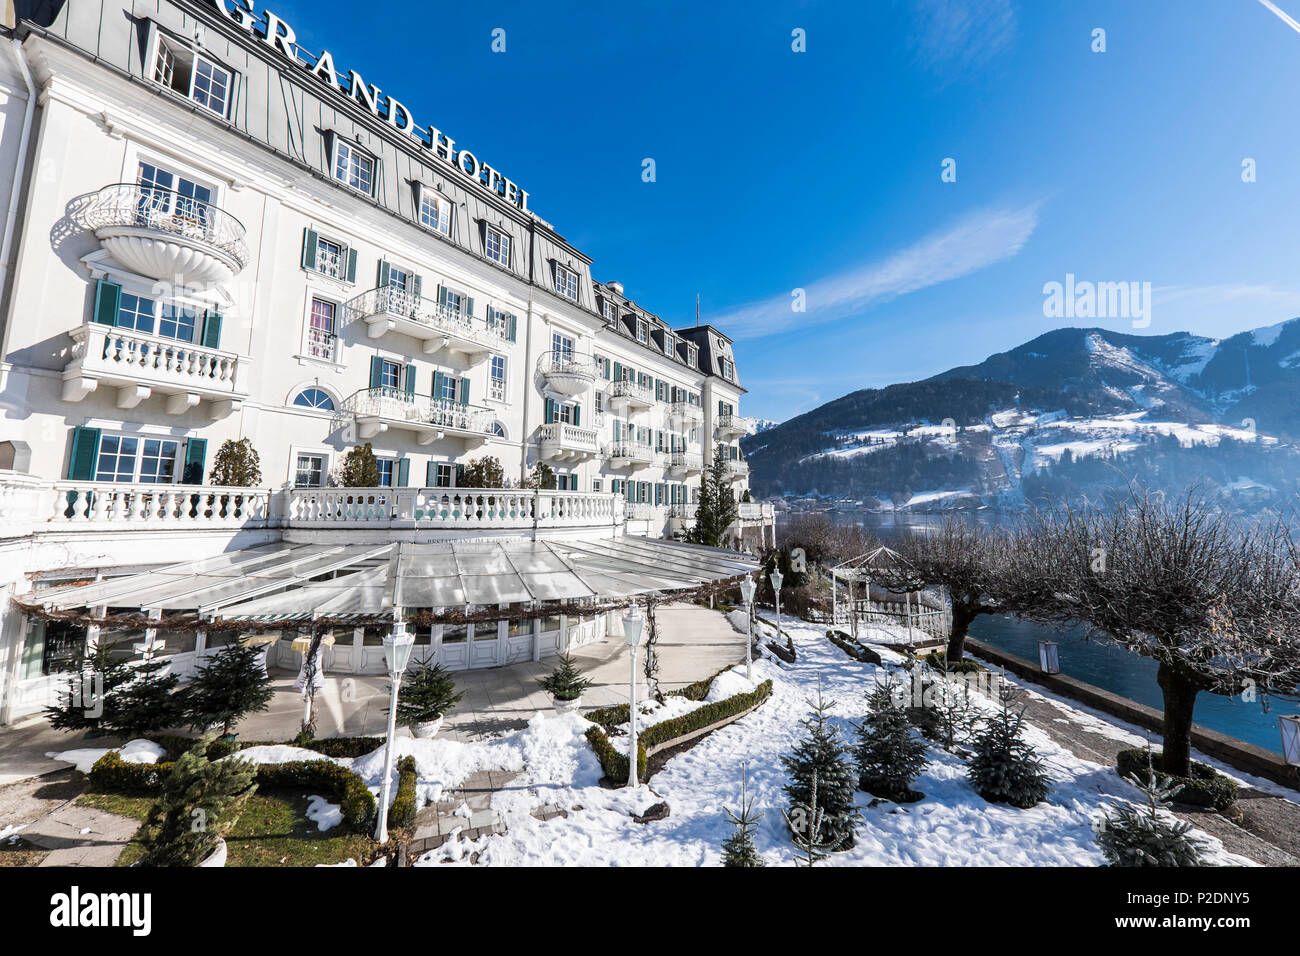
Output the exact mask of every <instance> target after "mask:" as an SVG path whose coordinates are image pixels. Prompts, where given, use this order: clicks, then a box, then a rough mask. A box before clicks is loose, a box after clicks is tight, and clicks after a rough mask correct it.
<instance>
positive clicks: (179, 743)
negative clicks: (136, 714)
mask: <svg viewBox="0 0 1300 956" xmlns="http://www.w3.org/2000/svg"><path fill="white" fill-rule="evenodd" d="M149 739H150V740H152V741H153V742H154V743H156V744H158V746H160V747H162V748H163V751H164V758H165V759H166V760H169V761H170V760H175V759H176V758H177V757H179V756H180V755H181V754H183V753H185V752H186V751H187V750H189V749H190V748H191V747H193V746H194V745H195V743H197V742H198V741H197V739H196V738H194V737H183V736H181V735H180V734H157V735H153V734H151V735H150V737H149ZM283 745H284V742H283V741H279V740H222V739H220V738H217V739H216V740H213V741H212V742H211V743H210V744H208V751H207V758H208V759H209V760H220V759H221V758H222V757H229V756H230V755H231V754H233V753H238V752H239V751H241V750H247V749H248V748H249V747H279V746H283ZM383 745H384V738H383V737H322V738H321V739H319V740H315V739H313V740H307V741H300V740H295V741H293V742H292V743H291V744H290V746H294V747H299V748H301V749H303V750H314V751H315V752H316V753H318V754H321V755H323V756H326V757H348V758H352V757H364V756H365V755H366V754H369V753H374V752H375V751H376V750H378V749H379V748H380V747H382V746H383Z"/></svg>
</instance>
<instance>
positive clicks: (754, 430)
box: [741, 417, 781, 435]
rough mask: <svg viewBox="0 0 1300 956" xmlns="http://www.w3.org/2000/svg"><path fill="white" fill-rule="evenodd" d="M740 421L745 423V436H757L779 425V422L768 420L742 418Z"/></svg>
mask: <svg viewBox="0 0 1300 956" xmlns="http://www.w3.org/2000/svg"><path fill="white" fill-rule="evenodd" d="M741 421H743V422H744V423H745V428H746V429H747V431H746V432H745V434H747V435H757V434H759V433H760V432H765V431H769V430H771V429H773V428H775V427H776V426H777V425H779V424H781V423H780V422H774V421H772V420H771V419H770V418H753V417H742V418H741Z"/></svg>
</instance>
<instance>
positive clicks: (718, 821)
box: [363, 620, 1245, 866]
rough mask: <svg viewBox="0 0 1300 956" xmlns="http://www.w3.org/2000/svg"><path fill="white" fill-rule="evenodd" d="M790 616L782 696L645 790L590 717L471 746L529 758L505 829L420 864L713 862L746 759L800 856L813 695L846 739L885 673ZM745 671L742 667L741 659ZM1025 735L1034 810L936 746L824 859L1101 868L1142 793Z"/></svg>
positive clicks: (501, 799) (762, 669)
mask: <svg viewBox="0 0 1300 956" xmlns="http://www.w3.org/2000/svg"><path fill="white" fill-rule="evenodd" d="M785 623H786V624H787V625H788V627H789V630H790V631H791V632H792V633H793V635H794V640H795V644H796V647H797V648H798V654H799V659H798V662H797V663H796V664H794V665H790V666H786V665H782V664H779V663H778V662H775V661H773V660H772V659H771V658H765V659H763V660H762V661H759V662H757V663H756V664H755V667H754V672H755V673H754V676H755V678H756V680H759V681H761V680H764V679H768V678H770V679H771V680H772V682H773V686H774V691H773V695H772V698H771V699H769V700H768V701H767V702H766V703H765V704H763V706H762V707H760V708H759V709H758V710H757V711H755V712H754V713H752V714H749V715H748V716H746V717H745V718H743V719H742V720H740V721H737V722H736V723H734V724H732V725H730V726H728V727H725V728H723V729H721V730H718V731H716V732H714V733H713V734H711V735H709V736H708V737H707V738H705V739H704V740H702V741H701V742H700V743H698V744H697V745H696V746H695V747H693V748H692V749H691V750H689V751H687V752H685V753H683V754H680V755H678V756H676V757H674V758H673V759H672V760H670V761H669V762H668V764H667V765H666V766H665V767H664V769H663V770H661V771H660V772H659V773H658V774H656V775H655V776H654V777H653V778H652V779H651V781H650V785H649V786H648V787H647V786H642V787H641V788H640V789H639V790H638V791H636V792H630V791H628V790H626V789H624V790H606V789H603V788H601V787H599V786H598V785H597V781H598V779H599V778H600V775H601V771H600V767H599V765H598V764H597V762H596V759H595V757H594V756H592V754H591V752H590V750H589V748H588V747H587V744H586V741H585V740H584V739H583V736H582V735H583V732H584V730H585V729H586V727H587V726H589V725H588V724H587V722H586V721H584V720H583V719H582V718H581V717H578V716H576V715H567V716H547V715H542V714H538V715H537V716H535V717H534V718H533V720H532V721H531V722H530V724H529V726H528V728H527V729H525V730H523V731H520V732H519V733H517V734H512V735H509V736H507V737H503V738H500V739H499V740H496V741H492V742H489V743H487V744H482V745H469V746H470V747H471V748H476V747H483V748H486V749H491V750H492V751H494V752H495V753H496V754H497V755H498V756H501V755H505V754H507V753H508V754H510V755H512V756H514V755H516V754H517V755H518V757H519V762H518V763H517V764H513V763H512V765H511V766H510V769H514V768H515V767H516V766H518V767H522V772H521V774H520V776H519V777H517V778H516V779H515V780H514V781H513V782H512V784H511V785H510V787H509V788H508V789H506V790H504V791H501V792H500V793H498V794H497V795H496V796H495V797H494V801H493V806H494V808H495V809H497V810H498V812H500V813H501V814H502V816H503V817H504V819H505V821H506V824H507V827H508V832H507V833H506V834H504V835H502V836H493V837H483V838H481V839H479V840H478V841H476V842H475V843H472V844H470V843H463V842H455V841H453V842H452V843H449V844H448V845H447V846H446V847H444V848H443V849H441V850H438V851H435V852H433V853H430V854H427V855H426V856H425V858H424V859H423V861H422V862H424V863H429V864H437V863H440V862H443V861H449V860H450V861H464V860H466V859H468V856H469V853H470V852H471V851H477V852H478V858H477V862H478V863H479V864H483V865H495V866H506V865H552V866H554V865H596V866H605V865H623V866H645V865H650V866H661V865H680V866H700V865H716V864H718V863H719V861H720V857H721V854H720V850H719V847H720V846H721V844H722V841H723V840H724V839H725V838H726V837H727V836H728V835H730V833H731V828H730V827H729V826H728V825H727V823H726V822H725V819H724V817H723V813H722V806H723V805H724V804H725V805H727V806H731V807H733V808H735V807H737V805H738V803H739V798H740V777H741V766H742V763H745V762H747V763H748V768H749V794H750V795H751V796H752V797H754V798H755V808H756V810H757V811H758V812H759V813H760V814H761V823H760V827H759V830H758V834H757V841H758V846H759V850H760V852H761V853H762V854H763V857H764V859H765V860H766V861H767V863H768V864H772V865H780V864H791V863H792V862H793V860H794V856H795V853H794V850H793V847H792V846H791V845H790V842H789V839H788V835H787V831H786V828H785V824H784V821H783V819H782V817H781V810H782V809H784V808H785V807H786V803H785V798H784V795H783V794H782V792H781V788H782V786H783V785H784V784H785V772H784V769H783V767H782V765H781V762H780V758H781V756H782V755H783V754H786V753H789V752H790V750H791V749H792V748H793V747H794V745H795V742H796V741H797V740H798V739H800V737H801V736H802V734H803V728H802V727H801V726H800V723H799V722H800V720H801V719H803V718H804V717H806V716H807V714H808V709H809V708H808V699H809V698H810V697H813V696H815V695H816V692H817V682H818V679H819V678H820V679H821V684H822V689H823V692H824V694H825V697H826V698H827V699H828V700H834V701H836V702H837V706H836V708H835V709H834V711H833V712H832V714H833V722H834V724H835V725H836V726H837V727H838V728H839V729H840V731H841V734H842V737H843V738H844V740H845V741H846V742H848V741H850V740H851V739H852V734H853V728H852V722H854V721H858V720H861V719H862V718H863V717H864V716H866V714H867V708H866V702H865V694H866V691H867V690H868V689H869V688H870V687H871V686H872V683H873V679H874V677H875V676H876V675H877V674H879V673H880V671H881V669H880V668H877V667H874V666H871V665H868V664H861V663H858V662H856V661H852V660H850V659H849V658H848V657H847V656H846V655H845V654H844V653H843V652H842V651H840V650H838V649H837V648H836V647H834V646H833V645H832V644H831V643H830V642H829V641H828V640H826V638H825V630H824V628H822V627H819V626H816V625H810V624H795V623H794V622H793V621H792V620H790V621H787V622H785ZM885 653H886V655H887V656H892V655H889V652H885ZM739 671H740V673H741V674H743V665H742V666H741V667H740V668H739ZM735 676H739V674H736V675H735ZM742 679H743V678H742ZM991 706H992V705H991V704H990V708H991ZM1028 737H1029V739H1030V741H1031V742H1032V743H1033V745H1034V746H1035V747H1036V748H1037V749H1038V752H1039V755H1040V756H1041V757H1042V758H1043V759H1044V764H1045V766H1046V769H1047V771H1048V773H1049V774H1050V776H1051V779H1052V785H1053V789H1052V793H1051V795H1050V796H1049V798H1048V799H1047V801H1045V802H1044V803H1041V804H1039V805H1038V806H1036V807H1034V808H1032V809H1029V810H1017V809H1014V808H1011V807H1006V806H1000V805H996V804H990V803H987V802H986V801H985V800H984V799H983V798H982V797H980V796H979V795H978V794H977V793H975V791H974V790H973V789H972V788H971V786H970V784H969V783H967V781H966V775H965V771H966V764H965V762H964V761H963V760H961V759H960V758H959V757H957V756H954V755H950V754H947V753H945V752H944V751H943V750H942V749H940V748H938V747H931V749H930V759H931V763H930V765H929V766H928V767H927V769H926V770H925V772H924V773H923V774H922V776H921V777H920V779H919V780H918V781H917V782H916V784H915V785H914V786H915V787H916V788H917V789H919V790H921V791H923V792H924V793H925V799H924V800H922V801H920V802H919V803H914V804H910V805H907V806H899V805H895V804H891V803H880V804H878V805H877V806H875V807H869V806H868V804H870V803H871V802H872V799H873V798H872V797H871V796H870V795H868V794H865V793H859V794H858V796H857V805H858V808H859V810H860V811H861V812H862V814H863V819H862V822H861V824H860V825H859V827H858V831H857V846H856V847H855V848H854V849H852V850H850V851H847V852H844V853H836V854H834V855H833V856H832V857H831V858H830V859H829V860H828V861H827V864H828V865H839V866H846V865H947V866H980V865H1007V866H1043V865H1046V866H1070V865H1082V866H1095V865H1099V864H1101V863H1102V862H1103V859H1102V855H1101V852H1100V851H1099V850H1098V849H1097V847H1096V844H1095V842H1094V833H1093V829H1092V824H1093V822H1094V821H1095V820H1096V819H1097V818H1098V817H1099V816H1100V814H1101V812H1102V810H1103V809H1105V808H1106V807H1107V806H1108V805H1109V802H1110V801H1109V798H1111V797H1122V798H1125V799H1130V800H1133V799H1137V798H1138V796H1139V795H1138V792H1137V791H1136V789H1134V788H1133V787H1131V786H1129V785H1128V784H1127V783H1125V782H1124V781H1123V780H1121V779H1120V777H1119V776H1118V774H1117V773H1116V772H1115V771H1114V769H1113V768H1111V767H1106V766H1101V765H1098V764H1094V763H1089V762H1087V761H1084V760H1080V759H1078V758H1076V757H1074V756H1073V755H1071V754H1070V753H1068V752H1067V751H1065V750H1063V749H1062V748H1060V747H1058V746H1057V745H1055V744H1054V743H1052V742H1051V740H1050V739H1049V738H1048V737H1047V736H1046V735H1045V734H1043V733H1042V732H1041V731H1038V730H1037V729H1033V728H1030V729H1029V731H1028ZM363 759H364V758H363ZM496 765H498V766H501V764H500V763H499V762H498V763H497V764H496ZM424 782H432V781H424V780H423V779H422V783H424ZM661 799H662V800H666V801H667V802H668V804H669V807H670V809H671V814H670V816H669V817H668V818H667V819H665V820H661V821H658V822H654V823H649V824H639V823H636V822H635V821H634V820H632V819H631V814H632V813H638V812H642V811H644V810H645V809H646V808H647V807H649V806H650V805H651V804H653V803H656V802H658V801H659V800H661ZM542 804H553V805H555V806H558V807H561V808H563V809H565V810H566V811H568V816H567V818H561V817H557V818H554V819H552V820H549V821H546V822H542V821H539V820H537V819H536V818H534V817H533V816H531V814H530V811H531V810H532V809H533V808H535V807H538V806H541V805H542ZM1205 839H1206V840H1207V842H1209V843H1210V844H1211V846H1213V847H1214V848H1215V850H1216V854H1217V861H1218V862H1223V863H1235V862H1245V861H1242V860H1240V859H1239V858H1236V857H1231V856H1229V855H1227V854H1225V853H1223V852H1222V849H1221V845H1220V844H1218V842H1217V841H1215V840H1213V839H1212V838H1209V837H1205Z"/></svg>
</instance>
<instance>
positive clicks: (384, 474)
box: [375, 458, 397, 488]
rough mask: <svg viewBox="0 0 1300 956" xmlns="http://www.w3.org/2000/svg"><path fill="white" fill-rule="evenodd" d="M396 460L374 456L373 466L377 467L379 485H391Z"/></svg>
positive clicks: (388, 486) (387, 486) (389, 486)
mask: <svg viewBox="0 0 1300 956" xmlns="http://www.w3.org/2000/svg"><path fill="white" fill-rule="evenodd" d="M396 465H397V462H396V461H394V460H393V459H392V458H376V459H375V467H377V468H378V469H379V487H380V488H391V487H393V475H394V474H395V473H396V470H397V469H396Z"/></svg>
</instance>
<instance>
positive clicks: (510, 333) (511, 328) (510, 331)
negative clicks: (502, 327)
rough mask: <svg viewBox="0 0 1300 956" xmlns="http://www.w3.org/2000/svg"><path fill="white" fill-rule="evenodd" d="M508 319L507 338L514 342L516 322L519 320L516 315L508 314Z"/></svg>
mask: <svg viewBox="0 0 1300 956" xmlns="http://www.w3.org/2000/svg"><path fill="white" fill-rule="evenodd" d="M506 319H507V320H508V321H507V325H506V328H507V332H506V338H508V339H510V341H511V342H513V341H515V324H516V323H517V322H518V321H519V320H518V319H517V318H516V317H515V316H514V315H507V316H506Z"/></svg>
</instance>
